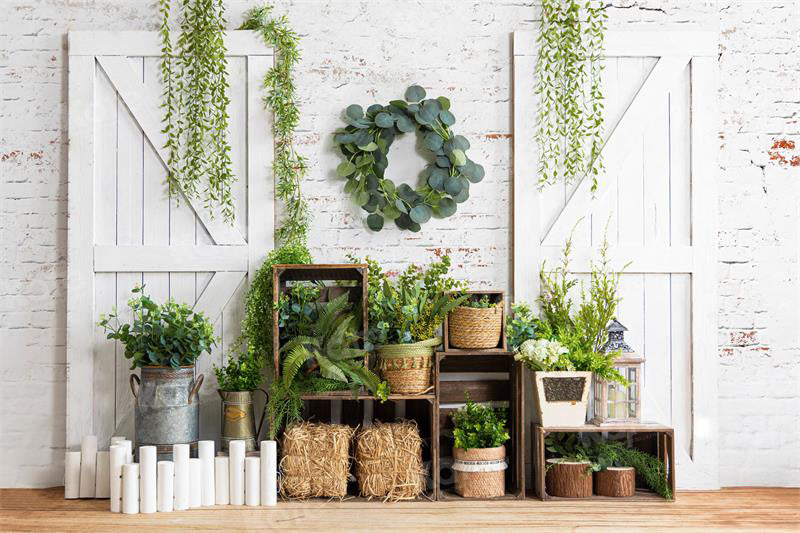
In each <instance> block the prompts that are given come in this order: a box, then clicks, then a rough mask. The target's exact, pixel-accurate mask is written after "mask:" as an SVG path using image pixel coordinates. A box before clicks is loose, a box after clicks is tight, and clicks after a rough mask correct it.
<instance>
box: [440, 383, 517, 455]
mask: <svg viewBox="0 0 800 533" xmlns="http://www.w3.org/2000/svg"><path fill="white" fill-rule="evenodd" d="M466 400H467V404H466V405H465V406H464V407H462V408H461V409H459V410H457V411H455V412H454V413H453V415H452V416H453V425H454V426H455V429H454V430H453V435H454V436H455V439H456V440H455V444H454V446H455V447H456V448H461V449H463V450H470V449H472V448H496V447H498V446H500V445H502V444H503V443H504V442H506V441H507V440H508V439H509V438H511V437H510V436H509V434H508V428H507V427H506V417H507V413H506V410H505V409H493V408H492V407H490V406H488V405H480V404H476V403H473V402H472V400H470V398H469V395H468V394H467V395H466Z"/></svg>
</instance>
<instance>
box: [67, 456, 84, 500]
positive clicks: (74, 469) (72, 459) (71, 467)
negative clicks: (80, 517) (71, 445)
mask: <svg viewBox="0 0 800 533" xmlns="http://www.w3.org/2000/svg"><path fill="white" fill-rule="evenodd" d="M80 486H81V452H66V453H65V454H64V498H66V499H67V500H72V499H75V498H78V497H80V495H81V490H80Z"/></svg>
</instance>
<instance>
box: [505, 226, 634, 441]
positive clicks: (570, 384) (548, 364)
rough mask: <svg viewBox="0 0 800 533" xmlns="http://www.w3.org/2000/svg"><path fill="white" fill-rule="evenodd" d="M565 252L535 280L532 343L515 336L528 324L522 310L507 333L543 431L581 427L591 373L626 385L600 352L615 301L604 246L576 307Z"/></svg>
mask: <svg viewBox="0 0 800 533" xmlns="http://www.w3.org/2000/svg"><path fill="white" fill-rule="evenodd" d="M571 247H572V242H571V239H570V240H567V243H566V245H565V247H564V257H563V259H562V262H561V264H560V265H559V266H557V267H556V268H555V269H554V270H553V271H551V272H548V271H547V270H546V269H545V267H544V266H543V267H542V270H541V272H540V274H539V281H540V287H541V289H540V294H539V300H538V301H539V308H540V315H539V318H538V319H534V320H533V321H531V322H530V324H528V325H529V326H530V329H532V330H533V337H530V336H529V334H528V333H521V331H520V330H521V329H523V328H522V326H524V325H525V324H523V323H524V322H526V318H530V311H529V308H527V307H526V308H524V311H525V312H527V313H528V315H527V317H525V316H521V317H519V320H520V324H517V326H520V328H519V330H514V331H512V333H513V334H515V335H517V337H516V338H515V339H514V340H513V341H511V344H512V346H514V349H515V352H516V355H515V359H516V360H518V361H522V362H523V363H524V364H525V365H526V366H527V367H528V368H530V369H531V370H533V381H534V400H535V406H536V414H537V415H538V419H539V421H540V422H541V424H542V425H543V426H552V425H562V426H564V425H567V426H581V425H583V424H584V423H585V422H586V412H587V408H588V403H589V402H588V400H589V388H590V385H591V382H592V379H591V378H592V374H593V373H594V374H595V375H597V377H598V378H600V379H604V380H608V381H615V382H619V383H622V384H626V383H627V382H626V380H625V379H624V377H623V376H622V375H621V374H620V373H619V371H618V370H617V369H616V368H614V359H615V358H616V357H618V356H619V352H604V351H603V349H602V348H603V345H604V344H605V342H606V340H607V337H608V333H607V331H606V326H607V325H608V323H609V322H611V320H612V319H613V318H614V316H615V313H616V309H617V305H618V303H619V301H620V298H619V297H618V295H617V290H618V286H619V276H620V273H618V272H612V271H610V269H609V268H608V260H607V250H608V243H607V242H606V243H604V244H603V246H602V247H601V250H600V257H601V260H600V262H599V263H592V272H591V274H590V279H589V284H588V290H586V289H585V288H584V286H583V285H581V286H580V302H579V303H578V304H577V305H575V304H574V302H573V300H572V296H571V295H570V291H571V289H572V288H573V287H575V286H576V285H577V284H578V280H577V279H576V278H574V277H571V275H570V270H569V254H570V250H571ZM515 314H516V313H515ZM520 314H522V313H520ZM515 318H517V317H516V316H515ZM511 329H512V328H509V330H511Z"/></svg>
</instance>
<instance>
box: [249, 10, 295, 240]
mask: <svg viewBox="0 0 800 533" xmlns="http://www.w3.org/2000/svg"><path fill="white" fill-rule="evenodd" d="M271 11H272V6H270V5H268V4H265V5H264V6H262V7H256V8H253V9H251V10H250V11H248V12H247V14H246V15H245V21H244V23H242V25H241V27H240V28H239V29H241V30H256V31H258V32H259V33H260V34H261V37H262V38H263V39H264V42H265V43H266V44H267V45H269V46H272V47H273V48H274V49H275V59H276V60H275V65H274V66H273V67H272V68H270V69H269V72H267V75H266V77H265V78H264V88H265V89H266V90H267V94H266V95H265V96H264V105H265V106H266V107H267V109H269V110H271V111H272V112H273V113H274V114H275V122H274V124H273V126H272V131H273V135H274V136H275V161H274V162H273V167H272V168H273V172H274V173H275V177H276V178H277V185H276V187H275V192H276V195H277V196H278V198H280V199H281V200H282V201H283V202H284V204H285V209H286V210H285V213H284V217H283V220H282V221H281V224H280V226H279V227H278V229H277V232H276V237H277V241H278V242H279V243H280V244H283V243H289V242H294V243H302V244H305V242H306V239H307V236H308V226H309V221H310V220H309V212H308V204H307V202H306V200H305V199H304V198H303V195H302V193H301V191H300V182H301V181H302V179H303V176H305V173H306V170H307V163H306V158H305V157H303V156H301V155H300V154H298V153H297V152H296V151H295V149H294V143H293V137H294V132H295V129H296V128H297V123H298V121H299V120H300V110H299V108H298V107H297V101H296V96H295V85H294V78H293V71H294V67H295V66H296V65H297V63H298V62H299V61H300V50H299V48H298V43H299V41H300V38H299V37H298V35H297V33H295V32H294V30H292V29H291V28H290V27H289V21H288V19H287V18H286V16H285V15H283V16H281V17H279V18H271V17H270V13H271Z"/></svg>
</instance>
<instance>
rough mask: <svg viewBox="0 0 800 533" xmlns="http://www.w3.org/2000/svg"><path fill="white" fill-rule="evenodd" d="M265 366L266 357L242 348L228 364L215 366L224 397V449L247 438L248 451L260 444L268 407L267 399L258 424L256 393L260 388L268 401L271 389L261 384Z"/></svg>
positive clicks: (221, 394)
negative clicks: (232, 441)
mask: <svg viewBox="0 0 800 533" xmlns="http://www.w3.org/2000/svg"><path fill="white" fill-rule="evenodd" d="M262 367H263V358H261V357H259V356H257V355H256V354H254V353H252V352H242V353H240V354H239V355H238V357H235V358H234V357H230V358H229V359H228V362H227V364H226V365H225V366H221V367H218V366H216V365H214V367H213V370H214V375H215V376H216V377H217V393H219V396H220V398H222V443H221V449H222V451H226V450H227V449H228V444H229V443H230V441H231V440H244V441H245V449H246V450H247V451H253V450H255V449H256V448H257V444H258V440H259V436H260V435H261V427H262V425H263V424H264V416H265V413H266V409H267V407H266V403H265V405H264V411H263V412H262V413H261V420H260V421H259V423H258V426H256V420H255V415H254V412H253V395H254V394H255V392H256V391H260V392H261V393H262V394H264V401H265V402H266V400H267V397H268V396H267V392H266V391H265V390H264V389H260V388H259V387H260V386H261V383H262V381H263V380H264V377H263V375H262V374H261V368H262Z"/></svg>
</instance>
